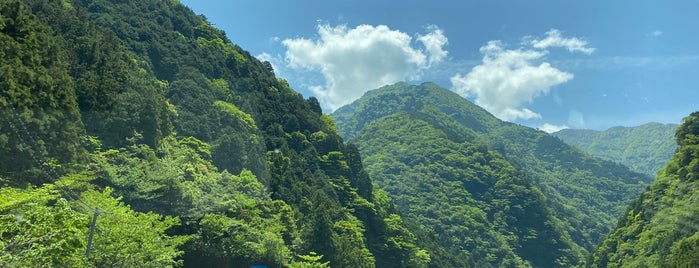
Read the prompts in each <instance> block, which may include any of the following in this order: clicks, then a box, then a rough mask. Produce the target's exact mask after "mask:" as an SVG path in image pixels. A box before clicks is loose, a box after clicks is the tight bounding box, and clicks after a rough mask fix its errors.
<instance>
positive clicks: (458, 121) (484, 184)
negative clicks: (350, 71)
mask: <svg viewBox="0 0 699 268" xmlns="http://www.w3.org/2000/svg"><path fill="white" fill-rule="evenodd" d="M332 116H333V117H334V118H335V120H336V124H337V128H338V130H339V133H341V134H342V135H343V137H344V138H345V140H347V141H348V142H350V143H355V144H357V147H358V148H359V151H360V152H361V153H362V155H364V157H365V158H364V164H365V165H366V169H367V171H368V173H369V175H370V176H371V177H372V178H373V179H374V180H375V181H376V184H377V186H378V187H379V188H381V189H384V190H385V191H387V192H388V193H389V194H391V196H393V197H394V200H395V202H396V207H397V208H398V210H399V211H401V212H403V213H404V214H405V217H406V220H408V221H412V222H415V224H416V225H418V227H419V228H420V229H422V230H424V231H426V232H427V233H432V234H434V235H435V236H436V237H437V238H436V240H437V242H438V244H439V246H440V247H444V248H447V251H448V252H450V253H451V254H454V255H456V256H458V257H459V258H462V259H465V260H468V262H469V264H470V265H472V266H474V267H488V266H494V267H497V266H529V265H531V266H533V267H569V266H575V265H580V264H582V262H583V260H584V257H583V256H584V255H586V254H587V252H588V251H590V250H593V249H594V247H595V246H596V245H597V244H598V243H599V242H600V241H601V240H602V238H603V237H604V236H605V235H607V234H608V233H609V232H610V231H611V230H612V229H613V227H614V224H615V222H616V219H617V217H618V215H621V213H623V211H624V209H625V208H626V206H627V205H628V204H629V203H630V202H631V201H632V200H633V199H634V198H636V197H637V195H638V194H639V193H640V192H641V191H642V190H643V188H644V187H645V186H646V185H648V183H649V182H650V181H651V178H650V177H648V176H646V175H643V174H639V173H635V172H632V171H630V170H629V169H628V168H626V167H624V166H622V165H620V164H616V163H613V162H610V161H605V160H601V159H598V158H593V157H590V156H588V155H587V154H585V153H584V152H582V151H580V150H578V149H576V148H574V147H571V146H569V145H567V144H565V143H564V142H563V141H561V140H560V139H558V138H556V137H554V136H551V135H548V134H546V133H544V132H541V131H537V130H534V129H531V128H528V127H524V126H520V125H516V124H512V123H507V122H503V121H500V120H498V119H497V118H495V117H494V116H492V115H491V114H489V113H488V112H487V111H485V110H483V109H482V108H480V107H478V106H476V105H474V104H473V103H471V102H469V101H467V100H466V99H464V98H462V97H460V96H459V95H457V94H455V93H453V92H451V91H449V90H447V89H444V88H441V87H439V86H437V85H435V84H432V83H425V84H422V85H418V86H416V85H409V84H406V83H397V84H394V85H389V86H385V87H382V88H379V89H376V90H372V91H369V92H367V93H366V94H365V95H364V96H363V97H361V98H360V99H359V100H357V101H355V102H353V103H352V104H350V105H347V106H344V107H342V108H340V109H338V110H337V111H336V112H334V113H333V114H332ZM422 246H423V247H426V248H428V250H431V247H434V245H432V246H430V245H422Z"/></svg>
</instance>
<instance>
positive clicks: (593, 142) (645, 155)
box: [553, 123, 677, 176]
mask: <svg viewBox="0 0 699 268" xmlns="http://www.w3.org/2000/svg"><path fill="white" fill-rule="evenodd" d="M676 129H677V125H676V124H660V123H648V124H644V125H641V126H637V127H613V128H610V129H607V130H605V131H595V130H583V129H564V130H561V131H558V132H556V133H553V135H554V136H556V137H558V138H560V139H562V140H563V141H565V142H566V143H568V144H570V145H573V146H575V147H578V148H580V149H582V150H583V151H585V152H587V153H589V154H591V155H593V156H596V157H599V158H602V159H606V160H610V161H614V162H617V163H621V164H623V165H625V166H628V167H630V168H631V169H632V170H634V171H636V172H641V173H645V174H648V175H650V176H655V174H656V172H657V171H659V170H660V169H661V168H662V167H664V166H665V164H667V161H668V160H670V157H672V154H674V153H675V151H676V150H677V145H676V144H675V142H674V140H673V135H674V133H675V130H676Z"/></svg>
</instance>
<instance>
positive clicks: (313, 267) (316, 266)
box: [289, 251, 330, 268]
mask: <svg viewBox="0 0 699 268" xmlns="http://www.w3.org/2000/svg"><path fill="white" fill-rule="evenodd" d="M298 258H299V259H300V261H292V262H291V263H290V264H289V267H290V268H329V267H330V262H321V261H320V260H321V259H323V255H317V254H316V253H315V252H312V251H311V253H309V254H308V255H298Z"/></svg>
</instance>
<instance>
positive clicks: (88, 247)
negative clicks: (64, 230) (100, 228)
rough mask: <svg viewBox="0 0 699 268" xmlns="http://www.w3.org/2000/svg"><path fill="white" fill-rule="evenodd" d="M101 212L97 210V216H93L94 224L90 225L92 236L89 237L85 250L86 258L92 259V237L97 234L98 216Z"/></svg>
mask: <svg viewBox="0 0 699 268" xmlns="http://www.w3.org/2000/svg"><path fill="white" fill-rule="evenodd" d="M99 214H100V210H99V209H98V208H95V214H94V215H92V224H90V235H89V236H88V237H87V247H86V248H85V257H86V258H90V248H91V247H92V236H93V235H94V234H95V226H96V225H97V215H99Z"/></svg>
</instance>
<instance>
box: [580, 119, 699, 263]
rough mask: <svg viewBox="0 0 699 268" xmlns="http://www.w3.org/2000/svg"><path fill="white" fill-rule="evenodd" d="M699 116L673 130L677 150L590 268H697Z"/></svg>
mask: <svg viewBox="0 0 699 268" xmlns="http://www.w3.org/2000/svg"><path fill="white" fill-rule="evenodd" d="M698 135H699V112H695V113H692V114H691V115H690V116H688V117H687V118H685V119H684V122H683V124H682V125H680V126H679V127H678V128H677V132H676V135H675V137H676V141H677V145H678V146H679V148H678V151H677V152H676V153H675V154H674V156H673V157H672V159H671V160H670V162H669V163H668V164H667V165H666V166H665V168H664V169H663V170H662V171H661V172H660V173H659V174H658V177H657V178H656V180H655V181H654V182H653V184H652V185H651V186H650V187H649V188H648V189H647V190H646V191H645V192H644V193H643V194H641V196H640V197H639V198H638V199H637V200H636V201H635V202H634V203H633V204H631V206H630V207H629V208H628V211H627V213H626V216H625V217H623V218H622V219H621V220H620V221H619V225H618V227H617V229H616V230H614V232H612V234H610V235H609V237H607V238H606V239H605V240H604V241H603V242H602V243H601V244H600V246H599V247H598V248H597V250H596V251H595V252H593V254H592V256H591V257H590V259H589V262H588V266H589V267H695V266H697V265H698V264H699V254H697V252H699V251H697V249H698V248H699V247H697V246H698V245H699V243H698V241H699V239H698V237H699V227H698V226H699V206H697V204H696V200H698V199H699V191H698V190H697V189H699V180H697V176H696V175H695V174H696V172H697V170H699V168H697V166H698V165H697V162H699V161H698V160H697V159H698V158H699V139H697V138H696V137H697V136H698Z"/></svg>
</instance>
